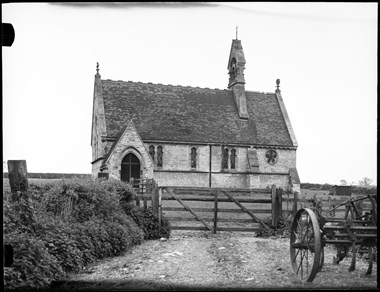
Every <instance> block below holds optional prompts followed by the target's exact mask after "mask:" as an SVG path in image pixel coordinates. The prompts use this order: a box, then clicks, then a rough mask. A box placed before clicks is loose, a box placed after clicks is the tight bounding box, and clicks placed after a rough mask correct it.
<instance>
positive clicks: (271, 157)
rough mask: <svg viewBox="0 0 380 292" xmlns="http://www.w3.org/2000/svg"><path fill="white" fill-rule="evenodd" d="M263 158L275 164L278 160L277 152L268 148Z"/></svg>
mask: <svg viewBox="0 0 380 292" xmlns="http://www.w3.org/2000/svg"><path fill="white" fill-rule="evenodd" d="M265 158H266V160H267V163H268V164H270V165H274V164H276V162H277V160H278V154H277V152H276V151H275V150H272V149H269V150H268V151H267V152H266V153H265Z"/></svg>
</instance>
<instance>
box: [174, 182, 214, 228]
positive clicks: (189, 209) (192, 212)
mask: <svg viewBox="0 0 380 292" xmlns="http://www.w3.org/2000/svg"><path fill="white" fill-rule="evenodd" d="M166 191H167V192H169V194H171V195H172V196H173V197H174V198H175V199H176V200H177V201H178V203H180V204H181V205H182V206H183V207H184V208H185V209H186V210H187V211H189V212H190V213H191V214H193V215H194V217H195V218H197V219H198V220H199V221H200V222H202V224H203V225H204V226H206V227H207V229H208V230H210V231H213V229H212V227H211V226H210V225H208V224H207V222H206V221H204V220H203V219H202V218H201V217H199V216H198V215H197V214H196V213H195V212H194V211H193V210H192V209H191V208H190V207H189V206H187V205H186V204H185V203H184V202H182V200H181V199H180V198H178V197H177V196H176V195H175V194H174V192H173V191H172V190H171V189H170V188H167V189H166Z"/></svg>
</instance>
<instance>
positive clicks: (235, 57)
mask: <svg viewBox="0 0 380 292" xmlns="http://www.w3.org/2000/svg"><path fill="white" fill-rule="evenodd" d="M227 69H228V74H229V75H230V79H229V82H228V88H230V87H231V86H234V85H235V84H237V83H240V84H245V80H244V69H245V57H244V52H243V47H242V45H241V41H240V40H238V39H235V40H232V45H231V51H230V57H229V59H228V67H227Z"/></svg>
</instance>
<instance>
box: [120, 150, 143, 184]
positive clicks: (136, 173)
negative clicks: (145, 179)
mask: <svg viewBox="0 0 380 292" xmlns="http://www.w3.org/2000/svg"><path fill="white" fill-rule="evenodd" d="M132 177H133V179H134V180H136V179H138V180H139V179H140V160H139V159H138V158H137V156H136V155H134V154H133V153H128V154H127V155H125V157H124V158H123V160H122V161H121V180H122V181H126V182H130V181H131V178H132ZM136 183H137V185H138V184H139V181H137V182H136ZM134 185H135V183H134Z"/></svg>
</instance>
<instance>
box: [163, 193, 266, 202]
mask: <svg viewBox="0 0 380 292" xmlns="http://www.w3.org/2000/svg"><path fill="white" fill-rule="evenodd" d="M177 197H178V198H180V199H181V200H182V201H202V202H214V197H196V196H193V197H190V196H188V197H183V196H177ZM236 199H237V200H238V201H239V202H242V203H257V204H269V203H271V202H272V201H271V199H251V198H236ZM162 200H167V201H170V200H176V199H175V198H173V197H170V196H168V195H163V196H162ZM218 201H219V202H231V200H229V199H224V198H219V199H218Z"/></svg>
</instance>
